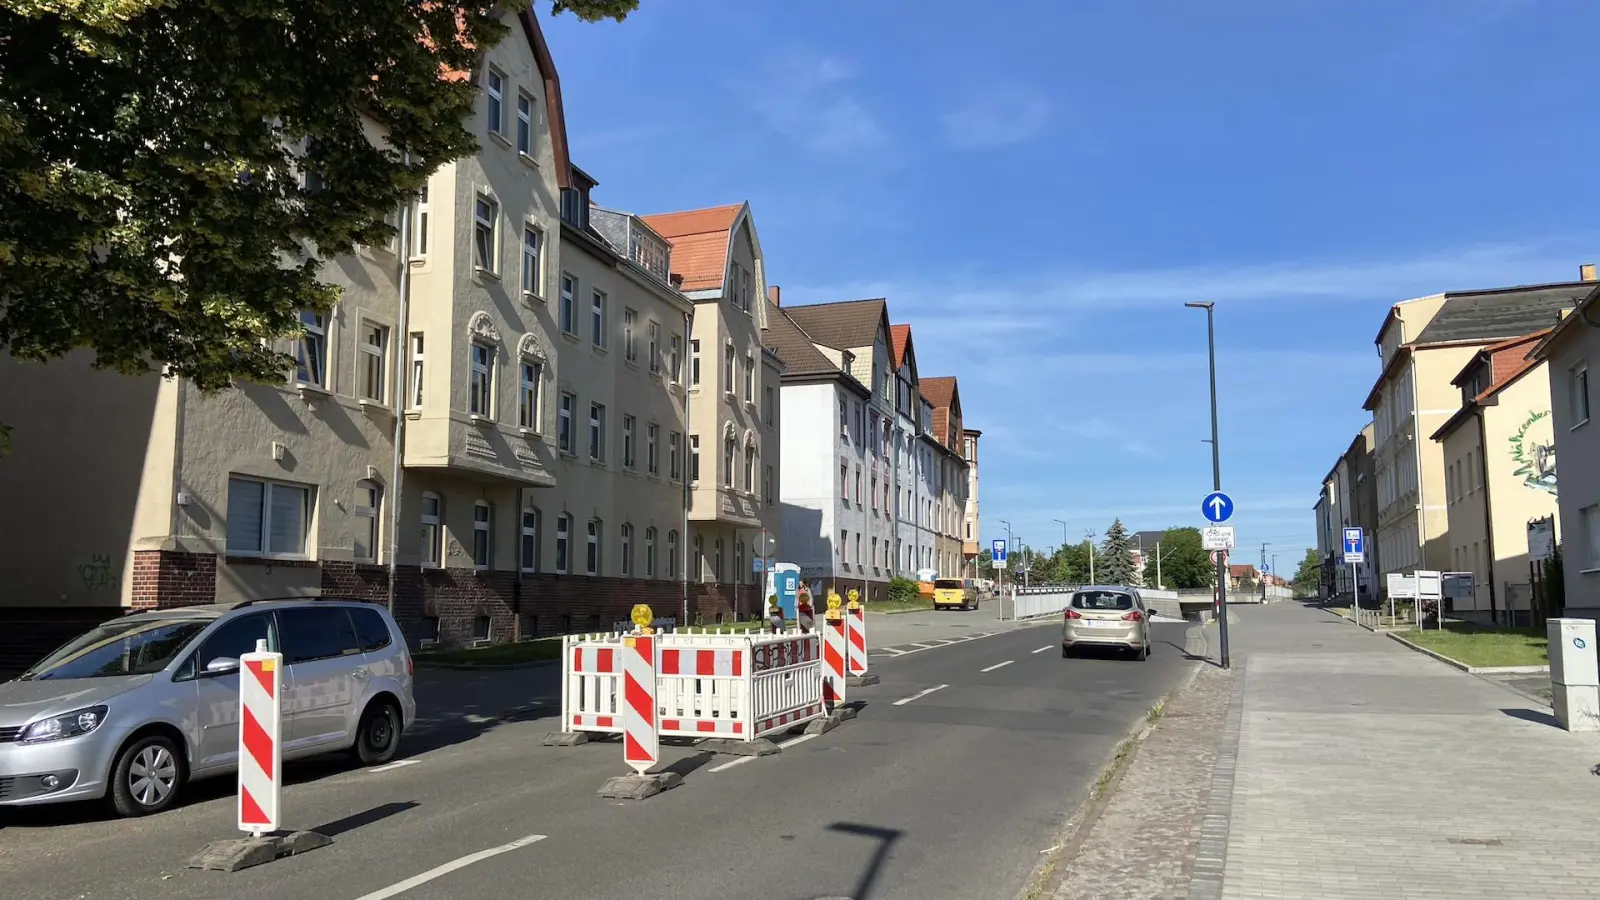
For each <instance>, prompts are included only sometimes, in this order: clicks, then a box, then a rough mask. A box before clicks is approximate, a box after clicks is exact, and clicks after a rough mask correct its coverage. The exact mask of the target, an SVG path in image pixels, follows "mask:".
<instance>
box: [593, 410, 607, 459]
mask: <svg viewBox="0 0 1600 900" xmlns="http://www.w3.org/2000/svg"><path fill="white" fill-rule="evenodd" d="M589 458H590V459H592V460H594V461H595V462H605V459H606V408H605V407H604V406H602V405H601V404H599V403H591V404H589Z"/></svg>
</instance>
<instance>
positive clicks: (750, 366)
mask: <svg viewBox="0 0 1600 900" xmlns="http://www.w3.org/2000/svg"><path fill="white" fill-rule="evenodd" d="M744 402H746V403H751V404H753V403H755V402H756V358H755V357H754V356H751V355H750V354H748V353H746V354H745V355H744Z"/></svg>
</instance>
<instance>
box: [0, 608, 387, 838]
mask: <svg viewBox="0 0 1600 900" xmlns="http://www.w3.org/2000/svg"><path fill="white" fill-rule="evenodd" d="M261 640H265V641H266V642H267V647H268V648H269V649H271V650H273V651H275V652H278V653H282V654H283V662H284V668H283V683H282V690H283V704H282V708H283V723H282V742H283V759H284V760H286V761H287V760H292V759H298V758H302V757H306V756H315V755H319V754H323V753H329V752H334V751H349V752H351V753H352V754H353V755H354V756H355V757H356V758H357V759H358V760H360V762H362V763H363V764H366V765H378V764H381V763H384V762H388V761H389V760H391V759H393V758H394V756H395V754H396V753H397V752H398V751H399V748H400V736H401V734H402V733H403V732H404V731H405V729H406V728H408V727H409V726H410V725H411V723H412V722H413V721H415V719H416V712H417V707H416V701H415V700H414V698H413V696H412V672H413V668H412V661H411V654H410V652H409V651H408V650H407V649H406V643H405V638H404V636H403V635H402V634H401V632H400V628H399V626H398V625H396V624H395V621H394V618H393V617H392V616H390V615H389V613H388V611H387V610H385V609H384V608H383V607H381V606H374V605H373V604H370V603H363V602H360V601H352V600H340V599H337V598H317V597H301V598H293V599H281V600H247V601H244V602H241V603H233V604H216V605H209V606H190V607H183V608H179V609H165V610H158V611H151V612H143V613H135V614H133V615H128V616H124V617H122V618H120V619H114V620H112V621H110V622H106V623H104V624H102V625H99V626H97V627H95V628H93V629H90V630H89V631H88V632H86V633H85V634H83V635H81V636H79V637H78V638H76V639H74V640H72V641H69V642H68V643H66V644H65V645H63V646H62V647H61V648H60V649H58V650H56V651H55V652H54V653H51V654H50V655H49V656H47V657H45V659H44V660H43V661H41V662H40V663H39V664H37V665H35V666H34V667H33V668H31V669H29V670H28V671H27V672H25V673H23V674H22V675H21V676H20V677H19V678H17V679H16V680H14V681H9V682H6V683H5V684H0V807H3V806H22V805H36V804H45V803H62V802H66V801H71V800H93V799H102V798H103V799H104V800H106V801H107V802H108V803H109V805H110V806H111V808H112V809H113V810H115V811H116V813H117V814H119V815H123V816H143V815H149V814H151V813H156V812H161V811H162V810H165V809H167V808H169V807H171V806H172V805H173V804H174V803H175V802H177V799H178V797H179V796H180V795H181V793H182V792H183V789H184V786H185V785H186V784H187V783H189V782H190V781H194V780H197V779H201V778H207V777H211V776H216V775H225V774H228V773H230V772H233V771H235V768H236V765H237V763H238V755H239V657H240V656H241V655H242V654H244V653H249V652H251V651H254V650H255V649H256V646H257V641H261Z"/></svg>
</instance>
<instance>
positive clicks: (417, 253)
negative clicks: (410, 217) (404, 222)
mask: <svg viewBox="0 0 1600 900" xmlns="http://www.w3.org/2000/svg"><path fill="white" fill-rule="evenodd" d="M416 229H417V233H416V235H415V237H413V238H412V246H411V255H412V256H413V257H423V256H427V255H428V186H427V185H426V184H424V185H423V186H422V190H420V191H417V222H416Z"/></svg>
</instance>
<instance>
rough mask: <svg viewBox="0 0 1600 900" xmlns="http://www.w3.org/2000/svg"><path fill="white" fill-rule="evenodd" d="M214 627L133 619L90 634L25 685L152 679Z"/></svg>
mask: <svg viewBox="0 0 1600 900" xmlns="http://www.w3.org/2000/svg"><path fill="white" fill-rule="evenodd" d="M209 624H211V620H210V619H197V618H144V617H138V618H129V619H122V620H119V621H116V622H107V623H106V624H104V625H101V626H99V627H97V628H93V629H90V630H89V631H88V632H86V633H84V634H82V635H80V636H79V637H77V638H75V639H74V640H72V641H69V642H68V643H67V644H66V645H65V646H63V647H61V649H59V650H57V651H56V652H54V653H52V654H50V655H49V656H47V657H45V658H44V660H43V661H41V662H40V663H39V664H38V665H36V666H34V667H33V668H31V669H29V670H28V671H27V672H26V673H24V674H23V676H22V679H21V680H23V681H56V680H62V679H68V678H116V677H118V676H123V675H148V674H150V673H152V672H159V671H161V670H162V669H164V668H166V667H167V664H168V663H170V662H172V660H173V659H174V658H176V657H177V655H178V654H179V653H181V652H183V649H184V647H186V646H187V645H188V644H189V642H190V641H191V640H193V639H194V636H195V635H197V634H199V633H200V632H201V631H202V630H204V629H205V627H206V626H207V625H209Z"/></svg>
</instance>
